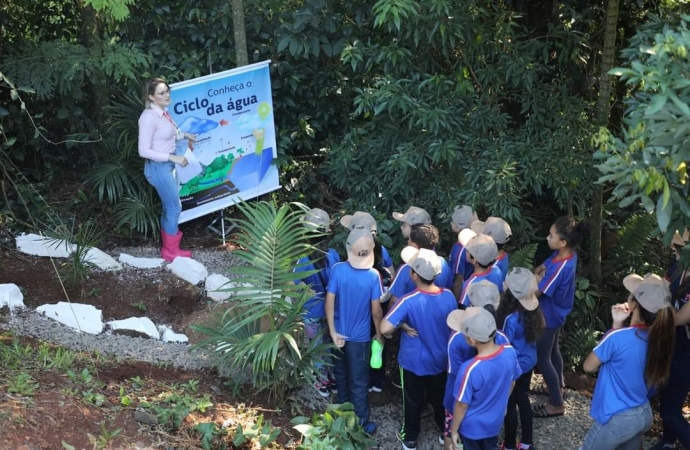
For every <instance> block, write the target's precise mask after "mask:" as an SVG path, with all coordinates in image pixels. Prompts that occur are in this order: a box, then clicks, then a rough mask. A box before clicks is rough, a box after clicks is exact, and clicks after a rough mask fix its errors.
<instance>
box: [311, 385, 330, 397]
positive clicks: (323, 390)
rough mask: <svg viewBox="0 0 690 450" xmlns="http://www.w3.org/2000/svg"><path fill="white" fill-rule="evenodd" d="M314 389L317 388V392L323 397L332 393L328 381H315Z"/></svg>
mask: <svg viewBox="0 0 690 450" xmlns="http://www.w3.org/2000/svg"><path fill="white" fill-rule="evenodd" d="M314 389H316V392H318V393H319V395H320V396H321V397H324V398H325V397H329V396H330V395H331V390H330V389H329V387H328V384H326V383H321V382H319V381H315V382H314Z"/></svg>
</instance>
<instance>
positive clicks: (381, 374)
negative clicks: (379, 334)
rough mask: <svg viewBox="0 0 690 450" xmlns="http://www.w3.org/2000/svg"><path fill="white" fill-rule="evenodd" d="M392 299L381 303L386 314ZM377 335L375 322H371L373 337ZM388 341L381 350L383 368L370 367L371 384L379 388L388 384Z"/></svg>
mask: <svg viewBox="0 0 690 450" xmlns="http://www.w3.org/2000/svg"><path fill="white" fill-rule="evenodd" d="M390 303H391V302H390V301H387V302H385V303H381V311H382V312H383V315H384V316H385V315H386V313H388V306H389V305H390ZM375 335H376V327H375V326H374V322H373V321H372V322H371V337H372V339H373V337H374V336H375ZM388 345H389V344H388V341H387V342H386V345H384V347H383V350H382V352H381V368H380V369H369V385H370V386H376V387H378V388H381V389H383V387H384V386H385V385H386V363H387V362H388V355H387V353H388V350H387V349H388Z"/></svg>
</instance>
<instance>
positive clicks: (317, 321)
mask: <svg viewBox="0 0 690 450" xmlns="http://www.w3.org/2000/svg"><path fill="white" fill-rule="evenodd" d="M300 220H301V221H302V222H303V223H304V225H305V226H306V227H308V228H310V229H312V230H314V231H315V232H318V233H320V234H319V235H318V236H317V237H315V238H312V239H311V241H312V242H311V244H312V245H313V247H314V252H312V254H311V255H309V256H304V257H302V258H300V260H299V261H297V268H295V272H310V271H318V272H316V273H313V274H311V275H309V276H308V277H306V278H304V279H303V280H302V282H303V283H304V284H306V285H308V286H309V287H311V290H312V291H313V292H314V296H313V297H312V298H310V299H309V300H307V302H306V303H305V304H304V333H305V335H306V336H307V339H309V340H310V341H313V340H317V344H320V343H321V342H322V341H323V340H324V337H325V338H327V337H328V334H327V333H325V331H326V329H327V324H326V310H325V308H324V300H325V298H326V287H327V286H328V280H329V278H330V274H331V267H333V265H334V264H335V263H337V262H339V261H340V256H339V255H338V252H337V251H335V249H332V248H328V247H326V243H327V241H328V232H329V228H330V223H331V219H330V217H329V216H328V213H327V212H326V211H324V210H322V209H319V208H313V209H310V210H308V211H307V212H306V213H305V215H304V216H302V217H301V219H300ZM322 330H324V332H323V333H322ZM330 365H331V359H330V357H328V356H326V357H325V358H324V360H323V362H316V363H315V364H314V367H315V368H316V381H315V382H314V389H316V391H317V392H318V393H319V395H321V396H322V397H328V396H329V395H330V394H331V386H330V384H331V383H330V381H329V380H330V379H331V374H330V373H329V366H330Z"/></svg>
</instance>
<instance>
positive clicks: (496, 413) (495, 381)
mask: <svg viewBox="0 0 690 450" xmlns="http://www.w3.org/2000/svg"><path fill="white" fill-rule="evenodd" d="M521 372H522V371H521V369H520V365H519V364H518V362H517V355H516V354H515V350H514V349H513V347H511V346H510V345H502V346H500V347H499V348H498V350H497V351H496V352H494V353H493V354H491V355H488V356H475V357H474V358H472V359H470V360H469V361H466V362H465V363H464V364H463V365H462V367H461V368H460V373H459V374H458V378H457V380H456V382H455V386H454V388H453V397H454V398H455V400H456V401H458V402H462V403H465V404H467V405H468V407H467V412H466V413H465V417H464V418H463V420H462V423H461V424H460V434H461V435H462V436H464V437H466V438H469V439H475V440H478V439H487V438H491V437H494V436H498V434H499V433H500V432H501V428H502V427H503V418H504V417H505V413H506V407H507V406H508V397H509V396H510V388H511V385H512V382H513V381H515V380H517V379H518V378H520V375H521Z"/></svg>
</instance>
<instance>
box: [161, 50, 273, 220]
mask: <svg viewBox="0 0 690 450" xmlns="http://www.w3.org/2000/svg"><path fill="white" fill-rule="evenodd" d="M268 64H269V61H266V62H262V63H257V64H252V65H249V66H244V67H240V68H238V69H233V70H228V71H226V72H221V73H217V74H213V75H208V76H205V77H201V78H195V79H193V80H188V81H183V82H181V83H175V84H172V85H171V86H170V87H171V95H172V103H171V104H170V106H169V107H168V111H169V112H170V114H171V115H172V117H173V119H174V120H175V123H176V124H177V125H178V127H179V128H180V129H181V130H182V131H184V132H185V133H191V134H196V135H198V136H197V141H196V143H190V142H188V141H187V140H182V141H179V143H178V145H180V146H181V147H185V148H178V150H177V153H178V154H184V155H185V157H186V158H187V161H188V162H189V164H188V165H187V166H186V167H181V166H179V165H178V166H176V173H177V181H178V183H179V184H180V200H181V202H182V214H180V223H183V222H187V221H189V220H192V219H196V218H197V217H200V216H203V215H205V214H209V213H212V212H214V211H218V210H220V209H223V208H226V207H228V206H232V205H234V204H235V203H237V202H239V201H243V200H249V199H251V198H254V197H258V196H259V195H263V194H265V193H267V192H270V191H274V190H276V189H279V188H280V183H279V181H278V168H277V167H276V165H275V164H273V161H274V160H275V157H276V136H275V126H274V122H273V101H272V99H271V80H270V76H269V68H268Z"/></svg>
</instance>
